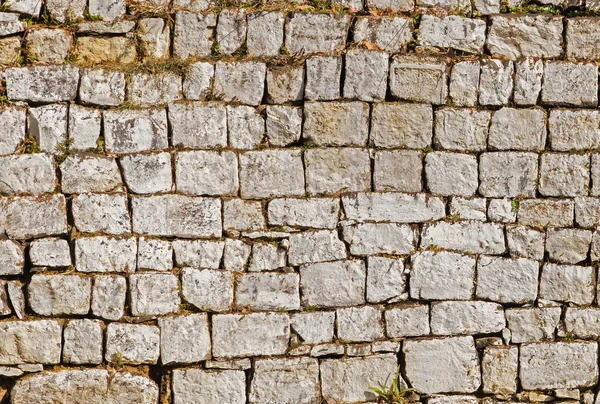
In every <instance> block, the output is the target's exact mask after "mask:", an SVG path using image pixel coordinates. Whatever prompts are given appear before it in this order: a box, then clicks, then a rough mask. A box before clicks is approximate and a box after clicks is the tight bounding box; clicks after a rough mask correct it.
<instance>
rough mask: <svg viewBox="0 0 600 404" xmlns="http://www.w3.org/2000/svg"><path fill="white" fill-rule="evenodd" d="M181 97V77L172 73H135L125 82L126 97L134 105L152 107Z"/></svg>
mask: <svg viewBox="0 0 600 404" xmlns="http://www.w3.org/2000/svg"><path fill="white" fill-rule="evenodd" d="M181 97H182V89H181V77H180V76H178V75H176V74H174V73H159V74H146V73H137V74H134V75H132V76H131V77H129V81H128V83H127V98H128V100H129V101H131V102H132V103H134V104H135V105H140V106H143V107H153V106H156V105H160V104H166V103H169V102H172V101H176V100H179V99H181Z"/></svg>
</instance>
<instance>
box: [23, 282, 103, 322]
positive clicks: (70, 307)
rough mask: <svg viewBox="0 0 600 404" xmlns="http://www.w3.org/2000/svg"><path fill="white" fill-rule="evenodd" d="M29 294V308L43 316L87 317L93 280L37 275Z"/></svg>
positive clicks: (28, 289) (30, 283)
mask: <svg viewBox="0 0 600 404" xmlns="http://www.w3.org/2000/svg"><path fill="white" fill-rule="evenodd" d="M27 292H28V293H27V294H28V297H29V306H30V307H31V309H32V310H33V311H34V312H35V313H36V314H39V315H41V316H56V315H65V314H66V315H73V314H79V315H85V314H88V311H89V310H90V300H91V297H92V280H91V278H89V277H84V276H79V275H74V274H73V275H70V274H69V275H62V274H60V275H45V274H35V275H33V276H32V278H31V281H30V282H29V284H28V285H27Z"/></svg>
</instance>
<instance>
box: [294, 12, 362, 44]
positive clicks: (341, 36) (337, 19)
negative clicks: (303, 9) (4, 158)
mask: <svg viewBox="0 0 600 404" xmlns="http://www.w3.org/2000/svg"><path fill="white" fill-rule="evenodd" d="M349 27H350V16H349V15H344V14H313V13H295V14H294V15H293V16H292V18H290V19H289V20H288V21H287V23H286V24H285V47H286V48H287V50H288V51H289V52H290V53H296V52H304V53H306V54H310V53H318V52H323V53H332V52H334V51H336V50H338V49H339V48H341V47H342V45H343V44H344V42H345V40H346V35H347V33H348V28H349Z"/></svg>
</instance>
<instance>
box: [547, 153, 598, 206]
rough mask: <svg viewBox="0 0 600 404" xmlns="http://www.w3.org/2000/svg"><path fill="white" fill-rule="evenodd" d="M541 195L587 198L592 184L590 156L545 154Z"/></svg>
mask: <svg viewBox="0 0 600 404" xmlns="http://www.w3.org/2000/svg"><path fill="white" fill-rule="evenodd" d="M539 182H540V185H539V191H540V194H542V195H544V196H581V195H583V196H585V195H587V194H588V191H589V183H590V155H589V154H566V153H556V154H555V153H552V154H551V153H545V154H543V155H542V158H541V163H540V181H539Z"/></svg>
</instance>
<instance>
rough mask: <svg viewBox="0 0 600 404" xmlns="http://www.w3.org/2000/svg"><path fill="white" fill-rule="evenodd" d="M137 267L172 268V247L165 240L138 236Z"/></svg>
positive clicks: (159, 269) (157, 269)
mask: <svg viewBox="0 0 600 404" xmlns="http://www.w3.org/2000/svg"><path fill="white" fill-rule="evenodd" d="M137 267H138V269H151V270H155V271H170V270H171V269H173V247H172V246H171V243H170V242H169V241H167V240H159V239H151V238H146V237H140V238H139V239H138V255H137Z"/></svg>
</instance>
